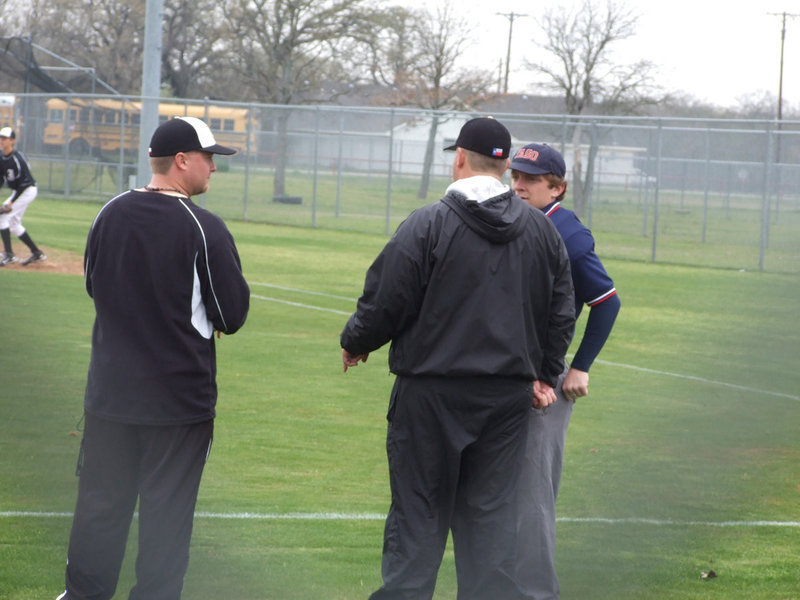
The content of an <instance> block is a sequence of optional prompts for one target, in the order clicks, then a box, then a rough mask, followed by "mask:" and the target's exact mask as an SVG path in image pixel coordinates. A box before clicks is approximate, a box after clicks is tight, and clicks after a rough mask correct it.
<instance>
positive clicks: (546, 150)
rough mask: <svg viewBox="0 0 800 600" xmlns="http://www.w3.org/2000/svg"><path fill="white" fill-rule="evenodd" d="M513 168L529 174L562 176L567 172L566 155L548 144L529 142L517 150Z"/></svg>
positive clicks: (512, 163)
mask: <svg viewBox="0 0 800 600" xmlns="http://www.w3.org/2000/svg"><path fill="white" fill-rule="evenodd" d="M511 169H513V170H515V171H521V172H523V173H528V174H529V175H547V174H548V173H552V174H553V175H557V176H558V177H562V178H563V177H564V176H565V175H566V174H567V165H566V163H565V162H564V157H563V156H561V153H560V152H559V151H558V150H556V149H555V148H551V147H550V146H548V145H547V144H528V145H527V146H523V147H522V148H520V149H519V150H517V151H516V152H515V153H514V158H512V159H511Z"/></svg>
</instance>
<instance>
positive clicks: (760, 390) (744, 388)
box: [595, 358, 800, 400]
mask: <svg viewBox="0 0 800 600" xmlns="http://www.w3.org/2000/svg"><path fill="white" fill-rule="evenodd" d="M595 362H597V363H600V364H604V365H608V366H610V367H619V368H621V369H633V370H634V371H641V372H643V373H653V374H654V375H666V376H668V377H678V378H680V379H689V380H691V381H699V382H700V383H709V384H712V385H720V386H723V387H728V388H732V389H735V390H740V391H744V392H753V393H757V394H766V395H768V396H777V397H779V398H788V399H789V400H800V396H793V395H791V394H784V393H782V392H771V391H769V390H765V389H763V388H751V387H747V386H744V385H736V384H735V383H728V382H726V381H715V380H713V379H706V378H705V377H697V376H695V375H682V374H681V373H670V372H669V371H658V370H656V369H648V368H647V367H637V366H636V365H626V364H624V363H615V362H610V361H607V360H603V359H601V358H598V359H597V360H595Z"/></svg>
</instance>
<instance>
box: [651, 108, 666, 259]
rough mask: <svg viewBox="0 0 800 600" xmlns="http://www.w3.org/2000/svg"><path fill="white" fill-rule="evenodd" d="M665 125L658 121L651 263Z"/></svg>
mask: <svg viewBox="0 0 800 600" xmlns="http://www.w3.org/2000/svg"><path fill="white" fill-rule="evenodd" d="M663 128H664V124H663V122H662V120H661V119H659V120H658V129H657V138H656V187H655V189H654V190H653V250H652V252H651V254H650V262H656V249H657V248H658V190H659V188H661V147H662V145H663V144H662V142H663V141H664V129H663Z"/></svg>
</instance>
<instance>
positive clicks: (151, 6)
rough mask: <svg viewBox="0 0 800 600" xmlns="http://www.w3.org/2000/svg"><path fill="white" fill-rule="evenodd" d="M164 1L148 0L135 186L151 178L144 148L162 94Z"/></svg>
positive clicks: (142, 184)
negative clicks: (162, 14)
mask: <svg viewBox="0 0 800 600" xmlns="http://www.w3.org/2000/svg"><path fill="white" fill-rule="evenodd" d="M163 6H164V2H163V0H147V2H146V10H147V12H146V16H145V24H144V56H143V60H142V62H143V64H142V112H141V117H140V120H139V163H138V175H137V178H136V180H137V185H138V186H140V187H141V186H145V185H147V182H148V181H150V162H149V159H148V157H147V147H148V146H149V145H150V136H152V135H153V131H154V130H155V128H156V127H157V126H158V99H159V96H160V94H161V27H162V21H163V19H162V16H161V13H162V9H163Z"/></svg>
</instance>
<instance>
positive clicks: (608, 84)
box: [527, 0, 655, 215]
mask: <svg viewBox="0 0 800 600" xmlns="http://www.w3.org/2000/svg"><path fill="white" fill-rule="evenodd" d="M638 19H639V17H638V15H636V14H635V13H634V12H633V11H632V10H630V9H628V8H627V7H626V6H625V5H624V4H622V3H615V2H613V1H612V0H609V1H608V2H607V3H606V4H605V5H604V6H602V7H601V6H598V5H596V4H595V3H594V0H584V2H583V5H582V6H581V7H580V8H579V9H578V10H576V11H574V12H569V11H567V10H566V9H565V8H563V7H562V8H560V9H557V10H551V11H548V12H547V13H545V14H544V16H543V17H542V18H541V19H540V20H539V25H540V27H541V29H542V30H543V32H544V37H545V41H544V43H543V44H541V45H542V47H543V49H544V50H545V52H546V55H545V57H543V58H542V59H541V60H540V61H528V62H527V66H528V67H529V68H530V69H531V70H533V71H534V72H537V73H539V74H541V75H543V76H544V77H545V83H544V85H545V86H546V87H549V88H551V89H554V90H556V91H558V92H560V93H562V94H564V99H565V102H566V107H567V112H568V113H569V114H571V115H583V114H586V112H587V111H589V110H595V111H598V110H600V111H604V112H611V113H617V114H619V113H620V112H632V111H634V110H636V109H637V108H639V107H641V106H643V105H646V104H651V103H652V102H654V99H653V94H654V92H655V87H654V86H653V85H652V80H653V75H654V70H655V67H654V65H653V64H652V63H651V62H649V61H646V60H638V61H636V62H633V63H630V64H620V63H617V62H615V61H614V60H613V51H614V49H615V48H616V46H618V45H619V44H618V42H620V41H622V40H625V39H627V38H630V37H631V36H633V35H634V34H635V33H636V26H637V24H638ZM548 59H550V60H548ZM581 140H582V128H581V125H580V121H579V120H578V121H577V122H576V124H575V129H574V130H573V140H572V141H573V152H574V155H573V159H574V160H573V165H572V181H571V187H572V190H573V198H574V201H575V212H576V213H577V214H578V215H582V214H583V210H584V206H585V203H586V196H587V190H586V189H585V184H586V181H585V180H584V178H583V170H584V169H583V158H582V155H581Z"/></svg>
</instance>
